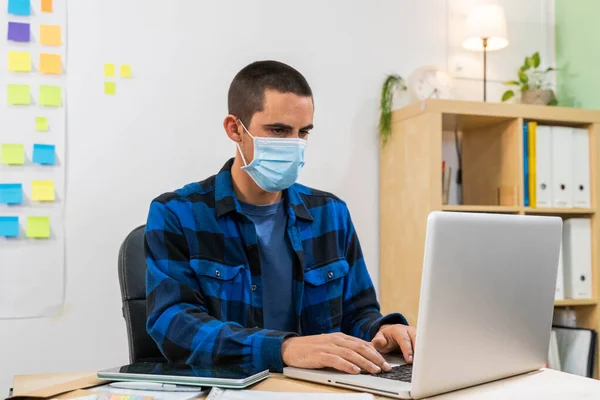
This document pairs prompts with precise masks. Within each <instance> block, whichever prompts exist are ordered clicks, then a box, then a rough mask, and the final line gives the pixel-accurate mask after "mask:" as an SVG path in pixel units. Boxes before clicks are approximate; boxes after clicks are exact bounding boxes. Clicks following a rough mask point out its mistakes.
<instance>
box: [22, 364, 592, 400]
mask: <svg viewBox="0 0 600 400" xmlns="http://www.w3.org/2000/svg"><path fill="white" fill-rule="evenodd" d="M89 375H94V373H93V372H92V373H91V374H90V373H89V372H85V373H81V372H80V373H70V374H44V375H19V376H16V377H15V379H14V385H13V389H14V393H15V395H18V394H23V393H27V392H29V391H32V390H35V389H39V388H41V387H44V386H50V385H54V384H59V383H63V382H68V381H70V380H74V379H77V378H81V377H83V376H89ZM252 390H264V391H270V392H310V393H331V392H338V393H340V392H346V393H352V392H349V391H347V390H343V389H336V388H333V387H331V386H322V385H317V384H313V383H309V382H302V381H297V380H292V379H288V378H286V377H284V376H283V375H281V374H274V375H273V376H271V377H270V378H268V379H266V380H264V381H263V382H260V383H258V384H256V385H254V387H253V388H252ZM380 398H381V399H383V398H384V397H380ZM432 399H435V400H471V399H478V400H479V399H485V400H495V399H503V400H504V399H511V400H519V399H523V400H525V399H526V400H532V399H540V400H542V399H543V400H553V399H556V400H559V399H560V400H565V399H569V400H579V399H585V400H598V399H600V381H596V380H593V379H586V378H581V377H578V376H575V375H569V374H565V373H563V372H558V371H553V370H547V369H544V370H542V371H537V372H532V373H529V374H526V375H520V376H517V377H514V378H509V379H504V380H501V381H496V382H491V383H488V384H486V385H480V386H476V387H472V388H468V389H464V390H459V391H456V392H452V393H446V394H443V395H439V396H435V397H432Z"/></svg>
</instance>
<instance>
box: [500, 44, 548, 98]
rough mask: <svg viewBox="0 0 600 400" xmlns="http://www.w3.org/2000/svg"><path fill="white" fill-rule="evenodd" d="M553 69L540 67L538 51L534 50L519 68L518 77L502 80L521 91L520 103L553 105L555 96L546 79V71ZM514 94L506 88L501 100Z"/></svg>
mask: <svg viewBox="0 0 600 400" xmlns="http://www.w3.org/2000/svg"><path fill="white" fill-rule="evenodd" d="M552 71H554V68H552V67H548V68H546V69H541V68H540V53H539V52H537V51H536V52H535V53H533V55H531V56H529V57H525V61H524V62H523V65H522V66H521V68H519V72H518V76H519V79H518V80H516V81H508V82H504V84H505V85H508V86H518V89H519V91H520V92H521V103H524V104H542V105H550V106H555V105H556V104H557V99H556V96H555V95H554V91H553V90H552V88H551V86H550V82H549V81H548V73H550V72H552ZM514 96H515V91H514V90H512V89H509V90H507V91H506V92H504V94H503V95H502V101H507V100H510V99H512V98H513V97H514Z"/></svg>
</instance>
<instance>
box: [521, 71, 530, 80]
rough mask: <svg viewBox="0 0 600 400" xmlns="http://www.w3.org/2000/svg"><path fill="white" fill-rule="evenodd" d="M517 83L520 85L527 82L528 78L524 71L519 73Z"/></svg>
mask: <svg viewBox="0 0 600 400" xmlns="http://www.w3.org/2000/svg"><path fill="white" fill-rule="evenodd" d="M519 81H520V82H521V83H527V82H529V77H528V76H527V74H526V73H525V72H524V71H519Z"/></svg>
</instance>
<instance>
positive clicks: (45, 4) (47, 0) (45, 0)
mask: <svg viewBox="0 0 600 400" xmlns="http://www.w3.org/2000/svg"><path fill="white" fill-rule="evenodd" d="M42 12H49V13H51V12H52V0H42Z"/></svg>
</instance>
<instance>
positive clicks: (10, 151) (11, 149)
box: [2, 143, 25, 165]
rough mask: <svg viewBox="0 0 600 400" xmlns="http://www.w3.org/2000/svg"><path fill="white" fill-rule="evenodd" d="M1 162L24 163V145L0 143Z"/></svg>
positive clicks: (9, 163) (8, 163)
mask: <svg viewBox="0 0 600 400" xmlns="http://www.w3.org/2000/svg"><path fill="white" fill-rule="evenodd" d="M2 164H7V165H23V164H25V147H24V146H23V145H22V144H6V143H5V144H3V145H2Z"/></svg>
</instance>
